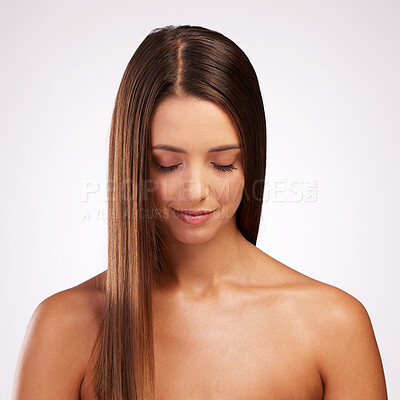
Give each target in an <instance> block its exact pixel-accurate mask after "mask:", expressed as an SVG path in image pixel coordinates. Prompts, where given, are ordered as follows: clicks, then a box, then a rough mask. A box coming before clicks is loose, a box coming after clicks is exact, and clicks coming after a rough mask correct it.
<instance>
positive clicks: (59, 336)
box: [13, 245, 387, 400]
mask: <svg viewBox="0 0 400 400" xmlns="http://www.w3.org/2000/svg"><path fill="white" fill-rule="evenodd" d="M251 246H252V245H251ZM254 249H255V250H254V256H256V257H257V258H258V259H259V262H260V264H259V266H260V267H261V269H262V270H263V272H261V271H260V279H259V281H258V283H257V284H254V283H253V284H252V285H245V286H243V285H242V284H240V283H231V284H228V283H226V284H224V285H221V286H220V287H219V288H218V289H216V290H215V291H214V292H213V293H209V295H208V296H206V297H204V298H202V299H196V300H193V299H191V298H186V297H185V295H184V294H183V293H182V292H176V293H169V292H164V291H163V290H160V292H158V293H155V296H154V302H155V314H154V327H155V355H156V374H157V377H156V385H157V388H158V399H159V400H177V399H178V400H183V399H193V400H200V399H201V400H205V399H233V400H236V399H238V400H239V399H249V400H253V399H254V400H255V399H257V400H263V399H276V400H280V399H282V400H283V399H285V400H288V399H290V400H297V399H298V400H301V399H307V400H314V399H318V400H321V399H324V400H339V399H340V400H350V399H351V400H353V399H360V398H362V399H367V400H381V399H382V400H384V399H387V394H386V386H385V380H384V375H383V369H382V364H381V359H380V356H379V351H378V347H377V344H376V341H375V337H374V333H373V329H372V326H371V325H370V321H369V318H368V316H367V313H366V311H365V309H364V307H363V306H362V305H361V304H360V303H359V302H358V301H357V300H356V299H355V298H354V297H352V296H350V295H349V294H347V293H345V292H343V291H341V290H340V289H337V288H335V287H333V286H330V285H327V284H324V283H322V282H318V281H316V280H314V279H311V278H309V277H306V276H304V275H302V274H300V273H298V272H296V271H295V270H293V269H291V268H289V267H287V266H286V265H284V264H282V263H280V262H279V261H277V260H275V259H273V258H271V257H270V256H268V255H266V254H264V253H263V254H261V251H260V250H258V249H256V248H254ZM263 275H264V281H262V280H261V279H262V277H263ZM271 277H273V279H271ZM104 278H105V272H102V273H101V274H99V275H97V276H95V277H93V278H92V279H90V280H88V281H86V282H84V283H82V284H80V285H78V286H76V287H73V288H71V289H67V290H65V291H62V292H60V293H57V294H55V295H53V296H51V297H49V298H48V299H46V300H45V301H44V302H42V304H41V305H40V307H42V311H40V312H39V313H37V314H34V316H33V317H32V320H31V323H30V330H28V332H27V335H26V338H25V341H24V347H23V351H22V352H21V358H25V360H24V362H21V361H20V363H19V369H17V374H16V380H15V386H14V393H13V399H14V400H16V399H18V400H23V399H32V398H40V399H43V400H46V399H49V400H50V399H54V398H57V399H60V400H63V399H77V400H78V399H80V400H96V398H95V395H94V392H93V388H92V386H91V385H90V381H91V379H92V378H93V369H92V368H93V365H94V361H95V360H94V359H90V353H91V350H92V347H93V344H94V339H95V334H96V332H97V329H98V327H99V321H100V315H101V312H102V310H104V304H105V303H104V301H105V297H104V284H103V282H104ZM40 307H39V308H38V309H40ZM55 322H57V323H55ZM50 324H51V326H49V325H50ZM46 327H47V329H46ZM34 393H36V394H37V397H34V396H33V394H34Z"/></svg>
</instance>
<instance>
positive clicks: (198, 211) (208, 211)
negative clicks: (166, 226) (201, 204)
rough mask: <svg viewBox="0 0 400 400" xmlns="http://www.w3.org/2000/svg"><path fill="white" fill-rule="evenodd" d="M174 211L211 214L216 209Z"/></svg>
mask: <svg viewBox="0 0 400 400" xmlns="http://www.w3.org/2000/svg"><path fill="white" fill-rule="evenodd" d="M173 210H174V211H177V212H180V213H185V214H190V215H200V214H209V213H212V212H214V211H215V210H175V209H174V208H173Z"/></svg>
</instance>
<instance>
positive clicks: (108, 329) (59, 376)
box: [13, 26, 387, 400]
mask: <svg viewBox="0 0 400 400" xmlns="http://www.w3.org/2000/svg"><path fill="white" fill-rule="evenodd" d="M109 150H110V152H109V187H110V191H109V197H108V200H109V209H108V214H109V215H108V218H109V235H108V237H109V243H108V246H109V247H108V255H109V260H108V269H107V270H106V271H104V272H103V273H101V274H99V275H97V276H95V277H94V278H92V279H90V280H88V281H86V282H83V283H82V284H80V285H78V286H76V287H73V288H71V289H68V290H65V291H62V292H60V293H57V294H55V295H53V296H51V297H49V298H47V299H46V300H44V301H43V302H42V303H41V304H40V305H39V306H38V307H37V309H36V310H35V312H34V314H33V316H32V318H31V321H30V324H29V327H28V330H27V333H26V337H25V340H24V344H23V348H22V350H21V356H20V361H19V364H18V368H17V373H16V378H15V385H14V395H13V398H14V399H15V400H16V399H18V400H19V399H31V398H35V399H36V398H40V399H52V400H53V399H58V400H62V399H82V400H94V399H98V400H105V399H113V400H122V399H140V400H153V399H158V400H180V399H182V400H200V399H218V400H220V399H230V400H235V399H246V400H253V399H254V400H255V399H257V400H261V399H269V400H270V399H274V400H280V399H285V400H287V399H291V400H295V399H298V400H303V399H304V400H306V399H307V400H313V399H315V400H316V399H325V400H346V399H363V400H383V399H386V398H387V394H386V385H385V378H384V373H383V368H382V363H381V358H380V354H379V350H378V346H377V343H376V340H375V336H374V332H373V329H372V325H371V322H370V319H369V317H368V313H367V311H366V310H365V308H364V307H363V305H362V304H361V303H360V302H359V301H358V300H356V299H355V298H354V297H352V296H350V295H349V294H347V293H345V292H343V291H341V290H340V289H337V288H335V287H333V286H330V285H327V284H324V283H322V282H319V281H316V280H314V279H311V278H309V277H306V276H304V275H302V274H300V273H299V272H296V271H294V270H293V269H291V268H289V267H288V266H286V265H284V264H282V263H280V262H278V261H277V260H275V259H273V258H272V257H270V256H268V255H267V254H265V253H264V252H262V251H261V250H259V249H258V248H257V247H256V246H255V245H256V240H257V235H258V229H259V222H260V215H261V206H262V199H263V190H264V181H263V180H264V176H265V165H266V127H265V115H264V108H263V102H262V97H261V93H260V88H259V84H258V80H257V77H256V74H255V71H254V69H253V67H252V65H251V63H250V61H249V60H248V58H247V57H246V55H245V54H244V53H243V52H242V51H241V49H240V48H238V46H237V45H235V44H234V43H233V42H232V41H231V40H229V39H228V38H226V37H225V36H223V35H222V34H220V33H218V32H215V31H212V30H208V29H205V28H202V27H197V26H178V27H173V26H168V27H165V28H160V29H155V30H153V31H152V32H151V33H150V34H149V35H148V36H147V37H146V38H145V40H144V41H143V42H142V43H141V45H140V46H139V47H138V49H137V51H136V52H135V54H134V55H133V57H132V59H131V60H130V62H129V64H128V66H127V68H126V70H125V73H124V76H123V78H122V82H121V85H120V88H119V91H118V94H117V98H116V102H115V108H114V113H113V117H112V126H111V136H110V148H109Z"/></svg>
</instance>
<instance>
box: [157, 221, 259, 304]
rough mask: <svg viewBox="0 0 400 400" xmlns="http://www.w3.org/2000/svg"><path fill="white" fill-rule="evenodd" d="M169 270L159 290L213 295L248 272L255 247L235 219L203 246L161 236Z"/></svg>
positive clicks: (195, 294)
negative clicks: (210, 293)
mask: <svg viewBox="0 0 400 400" xmlns="http://www.w3.org/2000/svg"><path fill="white" fill-rule="evenodd" d="M161 238H162V241H163V243H164V244H165V248H163V249H162V259H163V262H164V264H165V267H166V272H165V274H164V276H163V279H162V283H161V284H160V287H162V288H163V289H168V290H171V291H174V292H175V291H180V292H185V293H187V294H190V295H193V296H196V297H199V296H201V295H202V294H206V293H208V292H213V291H214V290H215V289H216V287H217V286H218V285H219V284H221V283H223V282H227V281H235V280H239V279H240V277H242V276H243V274H245V273H246V265H247V262H246V253H248V250H249V248H250V247H252V246H253V245H252V244H251V243H250V242H248V241H247V240H246V239H245V238H244V237H243V235H242V233H241V232H240V231H239V229H238V227H237V225H236V222H235V220H234V219H232V222H231V223H230V224H227V225H226V226H225V227H224V230H223V231H222V232H221V231H220V232H218V234H217V235H215V236H214V237H213V238H212V239H210V240H208V241H205V242H201V243H182V242H180V241H177V240H176V239H175V238H173V237H172V236H171V235H165V234H164V235H163V234H161Z"/></svg>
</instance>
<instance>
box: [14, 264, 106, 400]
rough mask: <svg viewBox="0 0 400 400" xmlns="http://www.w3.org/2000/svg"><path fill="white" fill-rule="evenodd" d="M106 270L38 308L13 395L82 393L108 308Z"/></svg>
mask: <svg viewBox="0 0 400 400" xmlns="http://www.w3.org/2000/svg"><path fill="white" fill-rule="evenodd" d="M103 280H104V272H103V273H102V274H99V275H96V276H95V277H93V278H92V279H89V280H88V281H86V282H83V283H82V284H79V285H77V286H74V287H72V288H69V289H66V290H63V291H61V292H58V293H56V294H53V295H52V296H49V297H48V298H46V299H45V300H43V301H42V302H41V303H40V304H39V305H38V306H37V307H36V309H35V310H34V312H33V314H32V316H31V318H30V321H29V324H28V327H27V330H26V333H25V337H24V340H23V344H22V348H21V351H20V356H19V359H18V363H17V369H16V371H15V379H14V388H13V399H14V400H22V399H28V398H32V397H35V398H39V397H40V398H41V399H44V400H45V399H55V398H57V399H60V400H62V399H74V398H75V399H79V392H80V386H81V383H82V380H83V378H84V375H85V371H86V366H87V363H88V361H89V359H90V356H91V351H92V347H93V344H94V342H95V338H96V335H97V328H98V326H99V322H100V320H101V315H102V310H103V308H104V294H103V291H102V282H103Z"/></svg>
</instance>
